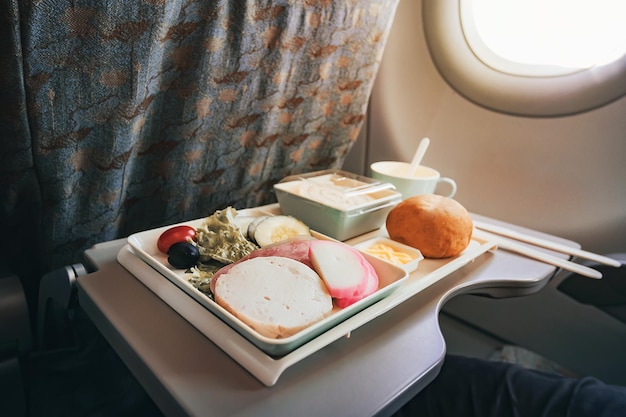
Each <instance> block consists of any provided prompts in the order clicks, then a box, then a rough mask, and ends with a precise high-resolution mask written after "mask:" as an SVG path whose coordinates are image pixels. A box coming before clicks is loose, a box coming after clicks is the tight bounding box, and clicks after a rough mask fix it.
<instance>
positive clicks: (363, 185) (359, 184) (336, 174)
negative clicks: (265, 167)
mask: <svg viewBox="0 0 626 417" xmlns="http://www.w3.org/2000/svg"><path fill="white" fill-rule="evenodd" d="M274 187H275V188H277V189H279V190H281V191H285V192H289V193H291V194H295V195H297V196H299V197H302V198H306V199H308V200H312V201H315V202H317V203H320V204H324V205H327V206H330V207H333V208H336V209H339V210H353V209H355V208H361V207H365V206H371V205H376V206H377V205H379V204H381V203H387V202H389V201H392V200H398V199H400V198H401V194H400V193H399V192H397V191H395V187H394V186H393V184H391V183H388V182H383V181H379V180H376V179H374V178H369V177H364V176H361V175H357V174H353V173H351V172H346V171H341V170H336V169H329V170H324V171H316V172H310V173H306V174H297V175H291V176H288V177H285V178H283V179H282V180H281V181H280V182H279V183H278V184H276V185H275V186H274Z"/></svg>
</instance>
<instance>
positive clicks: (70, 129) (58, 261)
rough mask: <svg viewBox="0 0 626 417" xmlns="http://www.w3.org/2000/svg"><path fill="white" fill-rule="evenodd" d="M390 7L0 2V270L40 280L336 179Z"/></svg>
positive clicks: (323, 0) (361, 112) (309, 1)
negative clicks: (115, 244) (187, 225)
mask: <svg viewBox="0 0 626 417" xmlns="http://www.w3.org/2000/svg"><path fill="white" fill-rule="evenodd" d="M396 6H397V0H383V1H374V0H369V1H367V0H365V1H356V0H352V1H350V0H349V1H342V2H337V1H330V0H317V1H315V0H303V1H252V0H249V1H245V0H241V1H224V0H222V1H197V0H188V1H184V0H171V1H170V0H168V1H164V0H143V1H141V0H134V1H126V0H117V1H116V0H110V1H95V0H85V1H80V0H79V1H72V2H69V1H64V0H50V1H45V2H32V1H16V0H9V1H8V2H3V5H1V6H0V12H1V17H0V19H2V20H3V21H4V22H3V23H4V24H3V25H2V28H1V29H0V32H2V33H1V34H0V38H1V39H2V40H1V41H0V52H2V58H1V60H2V62H1V64H0V69H1V71H0V91H1V92H2V94H1V98H0V101H1V105H2V110H3V111H2V112H1V114H0V139H1V145H0V146H1V147H2V165H1V166H0V174H1V178H0V198H1V212H0V216H1V220H0V221H1V222H2V223H1V224H2V227H3V228H4V230H6V233H7V234H8V235H9V236H11V237H12V238H13V239H16V241H13V242H12V241H7V240H5V241H4V242H3V243H2V248H1V249H2V253H3V254H4V255H5V258H6V259H7V262H9V263H10V264H11V266H12V267H13V268H18V269H19V268H22V269H23V268H24V265H25V264H24V262H26V261H27V260H30V262H29V265H31V268H33V269H34V270H36V273H38V274H41V273H42V272H44V271H46V270H49V269H52V268H56V267H60V266H63V265H65V264H68V263H72V262H76V261H78V260H80V254H81V252H82V251H83V250H84V249H87V248H88V247H90V246H92V245H93V244H95V243H98V242H103V241H107V240H111V239H116V238H121V237H125V236H127V235H128V234H130V233H133V232H136V231H139V230H145V229H149V228H154V227H157V226H161V225H166V224H172V223H176V222H180V221H184V220H190V219H194V218H199V217H203V216H206V215H208V214H210V213H212V212H213V211H214V210H216V209H219V208H223V207H225V206H227V205H233V206H235V207H236V208H245V207H250V206H255V205H259V204H264V203H269V202H273V201H275V200H274V196H273V194H272V191H271V189H272V185H273V184H274V183H275V182H277V181H279V180H280V179H281V178H283V177H284V176H286V175H290V174H293V173H298V172H307V171H314V170H319V169H326V168H333V167H340V166H341V164H342V162H343V160H344V158H345V156H346V154H347V152H348V151H349V150H350V148H351V145H352V143H353V142H354V140H356V137H357V135H358V132H359V130H360V128H361V126H362V123H363V120H364V117H365V112H366V106H367V101H368V98H369V94H370V91H371V87H372V84H373V82H374V78H375V75H376V71H377V69H378V65H379V62H380V58H381V55H382V51H383V48H384V44H385V41H386V38H387V35H388V32H389V28H390V25H391V22H392V20H393V15H394V13H395V9H396ZM21 230H24V231H26V235H27V236H18V235H20V231H21ZM16 236H18V237H16ZM33 249H34V250H33ZM18 272H19V271H18Z"/></svg>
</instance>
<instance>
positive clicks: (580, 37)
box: [460, 0, 626, 75]
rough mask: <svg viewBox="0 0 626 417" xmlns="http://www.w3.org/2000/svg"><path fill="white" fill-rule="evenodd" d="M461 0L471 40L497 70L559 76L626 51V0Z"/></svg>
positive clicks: (474, 47)
mask: <svg viewBox="0 0 626 417" xmlns="http://www.w3.org/2000/svg"><path fill="white" fill-rule="evenodd" d="M460 2H461V21H462V24H463V31H464V33H465V35H466V38H467V42H468V43H469V45H470V47H471V48H472V50H473V51H474V53H475V54H476V55H477V56H478V57H479V58H480V59H481V60H483V61H484V62H485V63H486V64H487V65H490V66H492V67H493V68H495V69H498V70H502V71H505V72H509V73H514V74H515V73H518V74H519V73H528V72H530V73H532V74H530V75H557V74H564V73H567V72H572V71H576V70H581V69H585V68H590V67H593V66H599V65H604V64H608V63H611V62H613V61H615V60H617V59H620V58H621V57H622V56H624V54H625V53H626V24H625V23H624V22H626V1H624V0H460ZM520 64H521V65H520ZM524 66H526V68H525V69H524ZM530 67H535V68H530Z"/></svg>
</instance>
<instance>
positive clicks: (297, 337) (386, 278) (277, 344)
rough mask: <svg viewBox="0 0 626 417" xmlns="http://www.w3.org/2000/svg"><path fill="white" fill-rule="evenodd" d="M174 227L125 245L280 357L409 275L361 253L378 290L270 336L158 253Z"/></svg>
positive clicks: (245, 213) (241, 213)
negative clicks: (289, 332)
mask: <svg viewBox="0 0 626 417" xmlns="http://www.w3.org/2000/svg"><path fill="white" fill-rule="evenodd" d="M267 214H268V212H267V211H262V210H258V209H246V210H239V211H238V217H240V216H241V217H243V216H253V217H258V216H261V215H267ZM203 221H204V219H197V220H193V221H189V222H184V223H180V224H186V225H189V226H192V227H196V228H197V227H199V226H200V225H201V224H202V223H203ZM173 226H177V225H170V226H164V227H161V228H158V229H152V230H148V231H145V232H139V233H135V234H133V235H131V236H129V237H128V244H129V245H130V247H131V248H132V250H133V252H134V253H135V254H136V255H137V256H139V257H140V258H141V259H142V260H143V261H144V262H146V263H148V264H149V265H150V266H152V267H153V268H154V269H155V270H157V271H158V272H159V273H161V274H162V275H163V276H165V277H166V278H167V279H168V280H170V281H171V282H172V283H174V284H175V285H176V286H178V287H179V288H180V289H181V290H183V291H184V292H186V293H187V294H188V295H189V296H190V297H192V298H193V299H194V300H196V301H197V302H198V303H200V304H201V305H202V306H204V307H205V308H206V309H208V310H209V311H211V312H212V313H213V314H215V315H216V316H218V317H219V318H220V319H222V320H223V321H224V322H226V323H227V324H228V325H229V326H230V327H232V328H233V329H234V330H236V331H237V332H238V333H239V334H241V335H242V336H244V337H245V338H246V339H247V340H249V341H250V342H251V343H253V344H254V345H255V346H257V347H258V348H259V349H261V350H262V351H264V352H265V353H267V354H269V355H272V356H282V355H285V354H287V353H289V352H291V351H293V350H294V349H297V348H298V347H300V346H302V345H303V344H305V343H307V342H309V341H310V340H312V339H314V338H315V337H317V336H319V335H320V334H322V333H324V332H325V331H327V330H328V329H330V328H332V327H334V326H336V325H338V324H339V323H341V322H343V321H344V320H346V319H347V318H349V317H351V316H353V315H355V314H356V313H358V312H360V311H362V310H363V309H365V308H367V307H368V306H370V305H372V304H374V303H375V302H377V301H379V300H381V299H382V298H384V297H386V296H388V295H389V294H390V293H391V292H393V291H394V290H396V289H397V288H398V287H399V286H400V285H401V284H402V282H404V281H405V280H406V279H407V278H408V273H407V272H406V271H405V270H404V269H402V268H400V267H397V266H395V265H392V264H390V263H387V262H384V261H382V260H380V259H378V258H375V257H373V256H370V255H368V254H365V253H364V256H366V258H367V260H368V261H369V262H370V263H371V264H372V266H373V267H374V269H375V270H376V273H377V274H378V277H379V288H378V291H376V292H375V293H374V294H372V295H370V296H368V297H366V298H364V299H362V300H360V301H358V302H356V303H354V304H352V305H350V306H348V307H346V308H343V309H339V308H335V309H334V310H333V312H332V314H331V315H330V316H328V317H326V318H325V319H323V320H321V321H319V322H317V323H315V324H313V325H311V326H309V327H307V328H306V329H304V330H301V331H300V332H298V333H296V334H294V335H292V336H290V337H287V338H284V339H273V338H269V337H266V336H263V335H261V334H259V333H258V332H256V331H255V330H254V329H252V328H251V327H249V326H248V325H246V324H245V323H244V322H242V321H241V320H239V319H238V318H237V317H235V316H234V315H232V314H231V313H230V312H229V311H227V310H226V309H224V308H223V307H221V306H220V305H219V304H217V303H216V302H215V301H213V300H212V299H211V298H209V297H208V296H207V295H206V294H204V293H202V292H201V291H199V290H198V289H196V288H195V287H194V286H193V285H192V284H190V283H189V282H188V278H187V277H188V276H189V274H186V273H185V270H183V269H175V268H174V267H172V266H171V265H170V264H169V263H168V262H167V255H165V254H163V253H161V252H160V251H159V250H158V249H157V246H156V242H157V239H158V237H159V236H160V235H161V233H163V232H164V231H165V230H167V229H169V228H170V227H173ZM314 236H315V237H316V238H318V239H328V238H327V237H325V236H323V235H320V234H317V233H314Z"/></svg>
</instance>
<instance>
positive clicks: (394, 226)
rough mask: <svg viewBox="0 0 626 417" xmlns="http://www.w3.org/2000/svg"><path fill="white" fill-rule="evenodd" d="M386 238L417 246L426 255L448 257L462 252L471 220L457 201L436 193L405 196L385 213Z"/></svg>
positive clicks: (469, 237) (470, 231) (465, 245)
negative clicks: (405, 197) (387, 236)
mask: <svg viewBox="0 0 626 417" xmlns="http://www.w3.org/2000/svg"><path fill="white" fill-rule="evenodd" d="M386 226H387V232H388V233H389V237H390V238H391V239H393V240H395V241H398V242H400V243H404V244H405V245H409V246H412V247H414V248H416V249H419V250H420V251H421V252H422V255H424V257H426V258H448V257H451V256H456V255H458V254H459V253H461V252H463V250H465V248H467V246H468V245H469V242H470V239H471V238H472V230H473V226H474V225H473V222H472V218H471V217H470V215H469V213H468V212H467V210H466V209H465V207H463V206H462V205H461V204H460V203H459V202H457V201H456V200H453V199H451V198H448V197H443V196H440V195H435V194H423V195H418V196H414V197H410V198H407V199H406V200H404V201H402V202H400V204H398V205H397V206H396V207H394V208H393V209H392V210H391V211H390V212H389V214H388V215H387V221H386Z"/></svg>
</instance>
